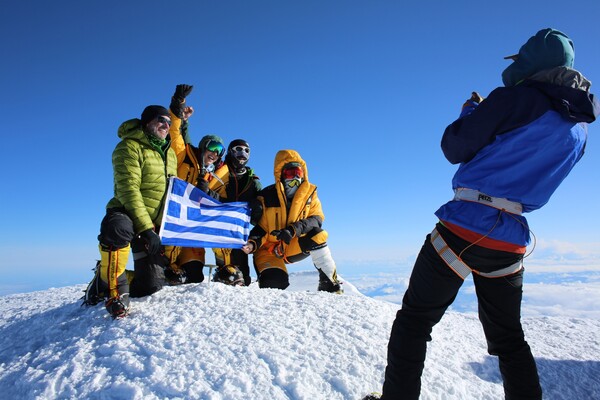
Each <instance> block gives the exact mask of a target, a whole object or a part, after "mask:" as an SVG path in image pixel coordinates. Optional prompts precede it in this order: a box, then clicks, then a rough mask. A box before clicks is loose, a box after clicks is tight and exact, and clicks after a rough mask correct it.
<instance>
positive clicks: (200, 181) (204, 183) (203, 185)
mask: <svg viewBox="0 0 600 400" xmlns="http://www.w3.org/2000/svg"><path fill="white" fill-rule="evenodd" d="M196 186H198V189H200V190H202V191H203V192H204V193H208V181H207V180H206V179H198V185H196Z"/></svg>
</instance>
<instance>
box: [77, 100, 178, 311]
mask: <svg viewBox="0 0 600 400" xmlns="http://www.w3.org/2000/svg"><path fill="white" fill-rule="evenodd" d="M170 125H171V115H170V113H169V111H168V110H167V109H166V108H164V107H162V106H157V105H152V106H148V107H146V108H145V109H144V111H143V112H142V116H141V119H137V118H135V119H131V120H129V121H125V122H123V123H122V124H121V126H120V127H119V131H118V135H119V138H121V141H120V142H119V144H117V146H116V148H115V150H114V151H113V154H112V164H113V177H114V197H113V198H112V199H111V200H110V201H109V202H108V204H107V206H106V215H105V217H104V219H103V220H102V223H101V225H100V235H99V236H98V240H99V242H100V244H99V249H100V261H98V263H97V265H96V272H95V275H94V278H93V279H92V281H91V282H90V284H89V285H88V287H87V289H86V291H85V295H84V304H86V305H95V304H98V303H99V302H101V301H102V300H105V307H106V309H107V311H108V312H109V313H110V314H111V315H112V317H113V318H120V317H123V316H125V315H127V312H128V309H129V296H130V295H131V297H142V296H147V295H150V294H152V293H154V292H156V291H158V290H160V289H161V288H162V286H163V284H164V281H165V276H164V265H163V264H164V262H163V261H162V258H163V257H162V256H161V254H160V253H161V251H162V246H161V242H160V237H159V236H158V232H157V230H158V228H159V227H160V222H161V221H160V220H161V217H162V208H163V205H164V201H165V197H166V191H167V186H168V179H169V176H171V175H173V176H177V157H176V156H175V152H174V151H173V150H172V149H171V148H170V140H169V137H168V135H169V126H170ZM130 249H132V250H133V260H134V271H135V274H134V275H135V277H134V278H133V280H132V281H131V288H130V287H129V286H130V285H129V283H128V280H127V276H126V273H125V266H126V264H127V258H128V257H129V250H130Z"/></svg>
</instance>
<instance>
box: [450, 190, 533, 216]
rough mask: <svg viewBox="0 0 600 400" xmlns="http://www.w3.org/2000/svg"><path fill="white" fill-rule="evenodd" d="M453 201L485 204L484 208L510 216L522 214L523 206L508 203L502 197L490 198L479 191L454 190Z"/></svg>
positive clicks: (511, 202) (514, 202) (513, 202)
mask: <svg viewBox="0 0 600 400" xmlns="http://www.w3.org/2000/svg"><path fill="white" fill-rule="evenodd" d="M454 200H464V201H474V202H476V203H480V204H485V205H486V206H490V207H494V208H497V209H499V210H504V211H506V212H509V213H511V214H516V215H521V214H523V206H522V205H521V203H517V202H516V201H510V200H508V199H505V198H503V197H492V196H488V195H487V194H485V193H481V192H480V191H479V190H475V189H467V188H456V189H454Z"/></svg>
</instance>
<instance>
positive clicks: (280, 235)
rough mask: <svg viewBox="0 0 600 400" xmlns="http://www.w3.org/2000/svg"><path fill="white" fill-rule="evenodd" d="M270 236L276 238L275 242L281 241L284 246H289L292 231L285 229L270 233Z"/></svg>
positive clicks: (292, 234) (292, 235)
mask: <svg viewBox="0 0 600 400" xmlns="http://www.w3.org/2000/svg"><path fill="white" fill-rule="evenodd" d="M271 235H273V236H275V237H277V240H283V241H284V242H285V244H290V241H291V240H292V238H293V237H294V231H293V229H290V228H285V229H282V230H280V231H272V232H271Z"/></svg>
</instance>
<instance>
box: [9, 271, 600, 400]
mask: <svg viewBox="0 0 600 400" xmlns="http://www.w3.org/2000/svg"><path fill="white" fill-rule="evenodd" d="M317 280H318V277H317V274H316V273H315V272H312V271H311V272H300V273H295V274H292V275H291V286H290V288H288V290H285V291H281V290H271V289H259V288H258V286H257V285H256V284H253V285H251V286H250V287H230V286H226V285H223V284H220V283H214V282H212V283H210V284H209V283H201V284H189V285H182V286H175V287H167V288H165V289H163V290H162V291H160V292H158V293H155V294H154V295H152V296H149V297H146V298H142V299H133V300H132V305H131V314H130V315H129V316H128V317H127V318H124V319H120V320H112V319H111V318H110V317H109V315H108V313H107V312H106V311H105V309H104V307H103V306H102V305H97V306H94V307H81V306H80V304H81V300H79V298H80V297H81V295H82V291H83V289H84V287H85V286H84V285H77V286H70V287H63V288H55V289H49V290H45V291H39V292H31V293H25V294H16V295H10V296H3V297H0V313H1V315H2V320H1V321H0V397H1V398H3V399H128V400H129V399H209V400H218V399H269V400H271V399H273V400H274V399H357V400H358V399H361V398H362V397H363V396H364V395H365V394H367V393H370V392H372V391H380V390H381V385H382V382H383V374H384V369H385V366H386V350H387V342H388V338H389V333H390V328H391V325H392V322H393V320H394V317H395V313H396V311H397V309H398V305H397V304H392V303H389V302H386V301H382V300H377V299H373V298H370V297H366V296H364V295H362V294H361V293H360V292H359V291H358V290H357V289H356V287H355V286H353V285H352V284H351V283H350V282H347V281H346V282H344V285H343V286H344V288H345V294H343V295H334V294H329V293H320V292H316V291H315V288H316V286H317ZM523 325H524V329H525V334H526V338H527V340H528V342H529V344H530V345H531V347H532V351H533V354H534V356H535V358H536V361H537V364H538V368H539V373H540V378H541V383H542V387H543V389H544V398H545V399H565V400H567V399H568V400H571V399H600V320H597V319H592V318H573V317H564V316H539V317H538V316H535V317H526V318H524V319H523ZM421 398H422V399H436V400H437V399H441V400H444V399H480V400H484V399H489V400H492V399H494V400H496V399H500V398H503V389H502V381H501V377H500V374H499V371H498V366H497V359H496V358H495V357H491V356H489V355H488V354H487V352H486V344H485V339H484V337H483V332H482V329H481V326H480V324H479V321H478V319H477V316H476V315H475V314H466V313H457V312H455V311H450V312H448V313H447V314H446V315H445V316H444V318H443V319H442V321H441V322H440V324H438V325H437V326H436V327H435V328H434V332H433V341H432V342H431V343H430V345H429V349H428V358H427V362H426V367H425V372H424V374H423V391H422V396H421Z"/></svg>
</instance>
